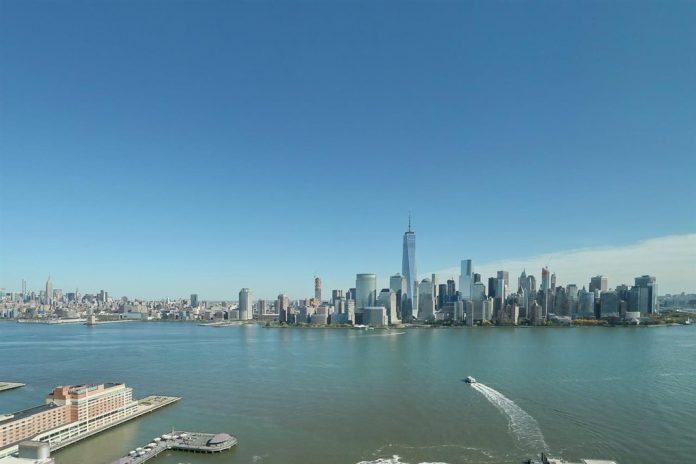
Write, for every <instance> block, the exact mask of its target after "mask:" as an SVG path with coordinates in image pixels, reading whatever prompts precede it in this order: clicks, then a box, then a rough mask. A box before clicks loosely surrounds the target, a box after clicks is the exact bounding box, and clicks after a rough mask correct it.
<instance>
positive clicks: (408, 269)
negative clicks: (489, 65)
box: [401, 214, 418, 321]
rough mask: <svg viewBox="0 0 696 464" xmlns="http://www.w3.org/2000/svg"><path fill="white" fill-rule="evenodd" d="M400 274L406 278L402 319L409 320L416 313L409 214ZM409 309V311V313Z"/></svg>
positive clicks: (413, 241) (414, 244)
mask: <svg viewBox="0 0 696 464" xmlns="http://www.w3.org/2000/svg"><path fill="white" fill-rule="evenodd" d="M401 274H403V276H404V277H405V278H406V296H405V297H404V296H402V297H401V301H402V308H403V313H404V314H403V316H402V317H403V320H404V321H409V320H410V319H411V318H413V317H417V314H418V303H417V300H418V297H417V296H416V293H417V292H416V286H417V285H418V283H417V279H418V275H417V273H416V233H415V232H413V231H412V230H411V215H410V214H409V216H408V231H407V232H405V233H404V249H403V256H402V260H401ZM409 311H410V313H409Z"/></svg>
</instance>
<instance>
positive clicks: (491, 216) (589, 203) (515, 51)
mask: <svg viewBox="0 0 696 464" xmlns="http://www.w3.org/2000/svg"><path fill="white" fill-rule="evenodd" d="M636 3H639V4H640V7H636ZM636 3H633V4H620V3H615V4H612V3H607V2H583V3H579V2H578V3H570V2H564V3H560V4H559V3H558V2H541V3H540V4H539V5H538V6H536V7H530V6H529V5H523V4H514V3H510V2H500V3H497V2H491V3H483V2H481V3H467V2H452V3H447V2H443V3H438V4H435V5H426V4H421V3H401V2H399V3H398V4H397V3H396V2H380V3H378V4H375V3H374V2H350V3H345V4H342V3H339V4H333V3H332V4H331V5H328V4H321V3H311V2H308V3H300V4H292V5H288V4H283V3H275V2H268V3H264V4H251V3H239V4H237V3H229V2H216V1H211V2H205V3H203V4H198V3H197V2H192V3H186V2H181V3H177V4H174V5H168V12H167V13H168V14H167V20H166V21H164V20H162V15H161V9H160V5H159V4H158V3H157V2H152V3H150V2H147V3H144V2H137V3H136V2H133V3H123V2H113V3H111V2H103V3H101V2H100V5H93V4H89V3H79V2H75V3H73V2H56V3H39V2H31V1H28V2H9V1H8V2H2V4H1V5H0V39H1V40H0V60H1V62H2V73H0V101H1V102H2V105H0V131H1V133H0V135H1V136H0V161H1V162H2V166H3V180H2V182H0V217H1V218H2V219H0V287H4V288H6V289H7V290H8V291H17V290H19V286H20V282H21V280H22V279H26V280H27V282H28V285H29V287H30V288H32V289H40V288H41V287H43V285H44V283H45V281H46V278H47V276H48V275H49V274H50V275H51V276H52V277H53V282H54V285H55V287H56V288H62V289H64V290H69V289H70V290H72V289H74V287H79V288H80V289H81V290H83V289H84V290H85V291H97V290H98V289H102V288H104V289H108V290H109V292H110V293H111V294H114V295H131V296H135V297H142V298H165V297H172V298H178V297H186V296H188V295H189V294H190V293H197V294H199V295H201V298H205V299H209V300H230V299H235V298H236V297H237V293H238V291H239V289H240V288H245V287H248V288H251V289H253V291H254V294H255V295H258V296H259V297H268V298H273V297H274V296H275V295H277V294H278V293H281V292H282V293H287V294H288V295H289V296H291V297H293V298H295V297H297V298H300V297H302V296H305V295H308V294H310V295H311V291H312V288H311V284H309V283H308V282H311V279H312V277H313V276H314V275H319V276H321V278H322V281H323V283H324V288H328V289H331V288H347V287H348V286H349V285H350V283H351V281H352V280H354V277H355V274H356V273H362V272H364V273H373V272H374V273H376V274H377V276H378V286H379V287H386V286H388V284H387V279H388V278H389V276H390V275H391V274H393V273H395V272H400V270H401V258H402V257H401V253H402V247H401V243H400V238H401V237H402V235H403V233H404V231H405V230H406V224H405V221H406V219H405V218H406V217H407V215H408V212H409V211H412V213H413V229H414V231H415V232H416V233H417V236H418V243H417V253H416V261H417V268H418V270H419V272H418V277H419V278H420V279H422V278H424V277H428V276H429V275H430V274H431V273H433V272H435V273H438V274H439V275H441V278H450V277H452V276H454V277H455V278H456V276H458V273H459V271H458V269H459V262H460V260H461V259H469V258H470V259H473V261H474V262H475V263H476V268H477V269H478V270H480V271H481V273H482V274H484V275H495V272H496V271H497V270H500V269H504V270H507V271H509V272H510V275H519V273H520V272H521V271H522V269H524V268H526V269H527V272H528V273H533V274H535V275H538V274H539V272H540V269H541V267H542V266H544V265H547V264H548V265H549V267H550V269H551V270H553V271H555V272H556V273H557V274H558V278H559V281H560V282H564V283H571V282H572V283H576V284H578V285H583V284H585V282H584V280H581V279H580V277H582V278H583V279H586V278H587V277H588V276H593V275H597V274H603V275H608V276H609V277H610V286H612V287H613V286H615V285H617V284H619V283H622V282H626V283H630V282H631V279H632V278H633V277H635V276H637V275H642V274H645V273H649V274H654V275H657V276H659V278H660V292H661V293H671V292H681V291H685V292H694V291H696V278H695V277H693V276H694V275H696V272H695V270H696V256H695V253H696V251H694V250H696V193H695V192H694V190H693V183H692V178H693V174H694V172H696V159H695V158H694V156H693V154H694V152H696V135H695V133H694V130H693V127H694V121H696V113H695V112H694V111H695V108H696V88H695V87H694V86H693V76H694V75H696V57H695V56H694V54H693V48H694V45H696V32H694V30H693V27H692V25H693V23H694V22H696V5H694V4H693V3H688V2H684V3H676V2H674V3H669V4H662V3H659V4H658V3H655V2H636ZM577 250H580V251H577ZM549 260H550V262H549ZM489 268H490V269H489ZM453 269H457V271H456V272H455V271H452V270H453ZM574 273H575V274H574Z"/></svg>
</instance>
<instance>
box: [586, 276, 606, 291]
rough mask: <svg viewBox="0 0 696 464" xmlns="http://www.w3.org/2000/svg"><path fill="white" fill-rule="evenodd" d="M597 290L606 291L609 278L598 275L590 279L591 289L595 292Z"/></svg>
mask: <svg viewBox="0 0 696 464" xmlns="http://www.w3.org/2000/svg"><path fill="white" fill-rule="evenodd" d="M595 290H599V291H600V292H606V291H607V278H606V277H604V276H602V275H598V276H595V277H592V278H591V279H590V291H591V292H594V291H595Z"/></svg>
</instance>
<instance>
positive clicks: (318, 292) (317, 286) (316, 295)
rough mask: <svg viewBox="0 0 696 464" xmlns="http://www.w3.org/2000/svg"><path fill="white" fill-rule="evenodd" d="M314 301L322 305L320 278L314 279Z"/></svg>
mask: <svg viewBox="0 0 696 464" xmlns="http://www.w3.org/2000/svg"><path fill="white" fill-rule="evenodd" d="M314 299H315V300H316V301H317V304H321V279H320V278H319V277H315V278H314Z"/></svg>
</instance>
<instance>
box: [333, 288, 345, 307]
mask: <svg viewBox="0 0 696 464" xmlns="http://www.w3.org/2000/svg"><path fill="white" fill-rule="evenodd" d="M339 298H343V290H341V289H336V290H331V303H332V304H334V305H335V304H336V300H338V299H339Z"/></svg>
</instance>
